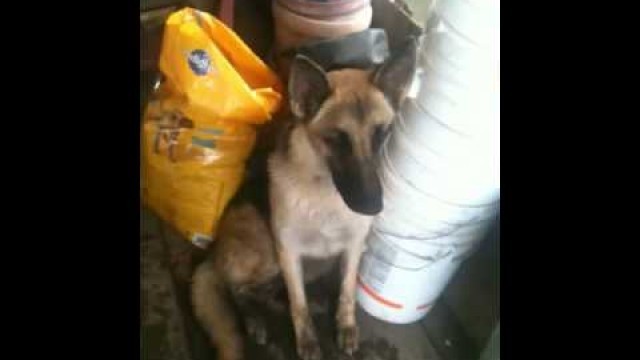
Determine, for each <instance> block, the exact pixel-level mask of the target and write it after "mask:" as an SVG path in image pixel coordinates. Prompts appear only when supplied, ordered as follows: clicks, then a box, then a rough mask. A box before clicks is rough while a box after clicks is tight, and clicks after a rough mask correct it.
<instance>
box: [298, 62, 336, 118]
mask: <svg viewBox="0 0 640 360" xmlns="http://www.w3.org/2000/svg"><path fill="white" fill-rule="evenodd" d="M329 94H330V88H329V81H328V80H327V76H326V74H325V72H324V70H322V68H321V67H320V65H318V64H316V63H315V62H313V60H311V59H309V58H308V57H306V56H302V55H298V56H296V57H295V59H294V60H293V64H292V65H291V72H290V75H289V103H290V105H291V112H292V113H293V115H295V116H296V117H297V118H299V119H304V120H311V118H312V117H313V116H314V115H315V114H316V112H317V111H318V110H319V109H320V106H322V103H323V102H324V101H325V100H326V99H327V97H329Z"/></svg>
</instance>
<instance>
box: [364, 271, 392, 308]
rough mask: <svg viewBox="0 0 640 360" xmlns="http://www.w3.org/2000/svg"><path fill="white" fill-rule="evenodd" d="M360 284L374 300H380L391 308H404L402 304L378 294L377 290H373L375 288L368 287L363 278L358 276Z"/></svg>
mask: <svg viewBox="0 0 640 360" xmlns="http://www.w3.org/2000/svg"><path fill="white" fill-rule="evenodd" d="M358 285H360V287H362V290H364V292H366V293H367V294H368V295H369V296H371V297H372V298H373V299H374V300H376V301H378V302H379V303H381V304H383V305H386V306H388V307H390V308H393V309H402V305H401V304H396V303H394V302H391V301H389V300H387V299H385V298H383V297H382V296H380V295H378V294H376V292H375V291H373V289H371V288H370V287H368V286H367V285H366V284H365V283H364V282H362V279H361V278H360V276H358Z"/></svg>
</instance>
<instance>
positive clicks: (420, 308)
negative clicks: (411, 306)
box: [416, 304, 431, 310]
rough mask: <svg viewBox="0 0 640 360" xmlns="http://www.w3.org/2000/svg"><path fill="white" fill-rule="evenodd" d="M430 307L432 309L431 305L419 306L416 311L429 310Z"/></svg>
mask: <svg viewBox="0 0 640 360" xmlns="http://www.w3.org/2000/svg"><path fill="white" fill-rule="evenodd" d="M430 307H431V304H423V305H420V306H418V307H417V308H416V310H427V309H428V308H430Z"/></svg>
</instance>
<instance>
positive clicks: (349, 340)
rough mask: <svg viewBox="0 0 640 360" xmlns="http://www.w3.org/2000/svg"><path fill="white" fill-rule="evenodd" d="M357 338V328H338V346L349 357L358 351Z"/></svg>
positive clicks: (354, 326) (352, 326)
mask: <svg viewBox="0 0 640 360" xmlns="http://www.w3.org/2000/svg"><path fill="white" fill-rule="evenodd" d="M358 337H359V336H358V326H357V325H355V324H354V325H343V326H340V327H339V328H338V346H339V347H340V349H341V350H342V351H344V352H345V353H347V354H349V355H353V353H354V352H356V351H357V350H358Z"/></svg>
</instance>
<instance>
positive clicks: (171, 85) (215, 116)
mask: <svg viewBox="0 0 640 360" xmlns="http://www.w3.org/2000/svg"><path fill="white" fill-rule="evenodd" d="M159 64H160V70H161V72H162V74H163V75H164V80H163V82H162V84H161V85H160V87H159V88H158V89H157V91H156V93H155V94H154V98H153V100H152V101H151V102H150V103H149V104H148V106H147V109H146V112H145V116H144V122H143V129H142V130H143V132H142V151H141V152H142V178H143V182H142V196H143V201H144V203H145V204H146V205H147V206H148V207H150V208H151V209H152V210H153V211H154V212H156V213H157V214H158V215H159V216H160V217H161V218H162V219H163V220H165V221H167V222H169V223H171V224H172V225H173V226H174V227H175V228H176V229H177V230H178V231H179V232H180V233H181V234H182V235H184V236H185V237H186V238H187V239H189V240H191V241H192V242H194V243H195V244H196V245H198V246H206V245H207V243H208V242H210V241H211V240H212V239H213V236H214V235H215V230H216V224H217V222H218V220H219V218H220V215H221V214H222V212H223V210H224V208H225V206H226V205H227V203H228V202H229V201H230V200H231V197H232V196H233V195H234V194H235V192H236V191H237V189H238V187H239V185H240V182H241V180H242V177H243V174H244V167H245V161H246V160H247V158H248V156H249V154H250V152H251V150H252V148H253V145H254V142H255V136H256V133H255V128H254V126H255V125H256V124H261V123H263V122H265V121H268V120H269V119H270V118H271V115H272V114H273V113H274V112H275V111H277V109H278V107H279V105H280V101H281V96H280V90H281V88H282V87H281V84H280V82H279V80H278V78H277V76H276V75H275V73H274V72H273V71H271V70H270V69H269V68H268V67H267V66H266V65H265V64H264V63H263V62H262V61H261V60H260V59H259V58H258V57H257V56H256V55H255V54H254V53H253V52H252V51H251V49H249V48H248V47H247V46H246V44H244V42H242V40H241V39H240V38H239V37H238V36H237V35H236V34H235V33H234V32H233V31H232V30H230V29H229V28H227V27H226V26H225V25H224V24H223V23H222V22H220V21H218V20H217V19H215V18H214V17H213V16H211V15H209V14H206V13H203V12H200V11H197V10H194V9H191V8H185V9H183V10H180V11H177V12H175V13H173V14H172V15H171V16H169V18H168V19H167V21H166V24H165V30H164V38H163V43H162V50H161V53H160V61H159Z"/></svg>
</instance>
